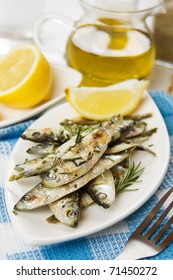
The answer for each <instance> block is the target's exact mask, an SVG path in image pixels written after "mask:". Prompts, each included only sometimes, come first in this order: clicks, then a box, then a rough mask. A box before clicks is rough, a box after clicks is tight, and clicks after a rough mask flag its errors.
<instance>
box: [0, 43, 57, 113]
mask: <svg viewBox="0 0 173 280" xmlns="http://www.w3.org/2000/svg"><path fill="white" fill-rule="evenodd" d="M51 85H52V71H51V67H50V65H49V63H48V62H47V60H46V59H45V57H44V56H43V54H42V53H41V52H40V50H39V49H38V48H37V47H36V46H35V45H33V44H24V45H21V46H19V47H17V48H15V49H13V50H12V51H11V52H9V53H8V54H6V55H5V56H4V57H2V58H1V59H0V102H2V103H4V104H6V105H9V106H12V107H15V108H29V107H32V106H34V105H36V104H38V103H40V102H41V101H43V100H47V99H49V98H50V95H51Z"/></svg>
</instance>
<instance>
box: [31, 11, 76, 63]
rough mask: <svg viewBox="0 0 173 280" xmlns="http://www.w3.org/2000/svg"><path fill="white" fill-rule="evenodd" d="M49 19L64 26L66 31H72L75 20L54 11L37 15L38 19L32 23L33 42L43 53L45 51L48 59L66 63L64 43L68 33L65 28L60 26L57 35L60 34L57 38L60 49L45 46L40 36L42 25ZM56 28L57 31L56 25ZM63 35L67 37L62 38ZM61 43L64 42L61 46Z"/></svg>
mask: <svg viewBox="0 0 173 280" xmlns="http://www.w3.org/2000/svg"><path fill="white" fill-rule="evenodd" d="M51 21H53V22H56V23H58V25H59V26H60V27H62V26H64V27H65V29H66V31H67V30H68V32H69V31H70V32H72V31H74V29H75V21H73V20H71V19H69V18H66V17H65V16H62V15H60V14H57V13H56V14H55V13H51V14H44V15H43V16H41V17H39V18H38V20H37V21H36V22H35V24H34V28H33V40H34V42H35V44H36V45H37V46H38V47H39V48H40V49H41V50H43V52H44V53H46V56H48V57H49V59H50V60H53V62H55V61H57V62H58V63H61V64H66V58H65V45H66V42H67V39H68V36H69V34H68V36H67V34H66V32H65V29H64V28H62V29H61V28H60V29H61V30H59V32H60V34H59V36H60V35H61V36H60V39H59V40H60V49H58V50H57V49H56V50H55V48H53V47H48V46H46V45H45V43H44V42H43V40H42V38H41V36H40V34H41V32H42V30H43V26H44V25H45V24H47V23H48V22H51ZM56 30H57V31H58V28H57V27H56ZM57 36H58V35H57ZM43 37H44V36H43ZM64 37H67V38H66V39H64ZM61 39H62V40H61ZM63 44H64V46H62V45H63Z"/></svg>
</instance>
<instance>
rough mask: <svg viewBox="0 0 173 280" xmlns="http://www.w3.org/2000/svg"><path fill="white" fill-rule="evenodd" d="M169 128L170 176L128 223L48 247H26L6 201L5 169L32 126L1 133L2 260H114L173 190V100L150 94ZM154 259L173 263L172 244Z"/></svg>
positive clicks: (25, 124)
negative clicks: (21, 139) (22, 135)
mask: <svg viewBox="0 0 173 280" xmlns="http://www.w3.org/2000/svg"><path fill="white" fill-rule="evenodd" d="M150 94H151V96H152V97H153V99H154V101H155V103H156V104H157V106H158V108H159V110H160V112H161V114H162V116H163V118H164V120H165V123H166V125H167V128H168V132H169V136H170V143H171V160H170V164H169V168H168V171H167V174H166V176H165V178H164V180H163V182H162V184H161V186H160V188H159V189H158V190H157V191H156V193H155V194H154V195H153V196H152V197H151V198H150V199H149V200H148V201H147V202H146V203H145V204H144V205H143V206H142V207H141V208H140V209H138V210H137V211H136V212H135V213H133V214H132V215H130V216H129V217H128V218H126V219H125V220H123V221H121V222H119V223H118V224H115V225H114V226H112V227H110V228H108V229H105V230H103V231H101V232H99V233H97V234H93V235H90V236H87V237H84V238H81V239H77V240H74V241H69V242H65V243H60V244H54V245H47V246H32V245H27V244H25V243H24V242H23V241H22V240H21V239H20V238H19V236H18V235H17V233H16V232H15V229H14V228H13V225H12V224H11V221H10V218H9V215H8V211H7V208H6V202H5V197H4V187H5V186H4V179H5V178H4V177H5V173H6V166H7V162H8V159H9V156H10V153H11V151H12V149H13V147H14V144H15V143H16V141H17V140H18V138H19V137H20V135H21V134H22V133H23V131H24V130H25V129H26V128H27V127H28V126H29V125H30V124H31V123H32V120H30V121H26V122H23V123H20V124H17V125H14V126H11V127H8V128H3V129H0V166H1V168H0V240H1V245H0V259H10V260H55V259H57V260H70V259H71V260H111V259H113V258H115V257H116V256H117V255H118V254H119V253H120V252H121V251H122V249H123V248H124V246H125V244H126V243H127V240H128V237H129V236H130V234H131V233H132V232H133V231H134V230H135V229H136V227H137V226H138V225H139V223H140V222H141V221H142V220H143V217H144V216H146V215H147V213H148V212H149V211H150V210H151V209H152V208H153V206H154V205H155V204H156V203H157V201H158V199H159V198H160V197H161V196H162V194H164V192H165V191H166V189H168V188H170V187H171V186H173V97H172V96H170V95H168V94H167V93H165V92H163V91H152V92H150ZM151 259H173V244H171V245H170V246H169V247H168V248H167V249H165V250H164V251H163V252H162V253H160V254H159V255H157V256H154V257H152V258H151Z"/></svg>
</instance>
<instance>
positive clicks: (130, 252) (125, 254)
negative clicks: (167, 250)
mask: <svg viewBox="0 0 173 280" xmlns="http://www.w3.org/2000/svg"><path fill="white" fill-rule="evenodd" d="M155 254H156V251H155V249H154V248H151V246H149V245H147V244H145V243H143V242H141V241H139V240H133V239H130V240H129V241H128V243H127V245H126V246H125V248H124V250H123V251H122V253H121V254H120V255H119V256H118V257H117V258H115V260H138V259H141V258H144V257H149V256H153V255H155Z"/></svg>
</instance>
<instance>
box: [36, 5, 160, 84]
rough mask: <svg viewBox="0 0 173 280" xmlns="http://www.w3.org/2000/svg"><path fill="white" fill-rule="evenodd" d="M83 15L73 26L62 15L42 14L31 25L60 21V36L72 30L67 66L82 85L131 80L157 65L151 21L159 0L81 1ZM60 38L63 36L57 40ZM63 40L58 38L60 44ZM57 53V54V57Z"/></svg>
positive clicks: (37, 41) (143, 75) (37, 31)
mask: <svg viewBox="0 0 173 280" xmlns="http://www.w3.org/2000/svg"><path fill="white" fill-rule="evenodd" d="M80 3H81V5H82V7H83V9H84V14H83V16H82V17H81V18H80V19H79V20H78V21H77V22H73V23H71V22H70V21H69V20H67V19H65V18H63V17H62V16H60V15H45V16H44V17H42V18H40V19H39V20H38V22H37V23H36V26H35V32H34V34H35V36H34V38H35V42H36V44H37V45H39V46H40V47H41V48H42V47H43V45H42V42H41V40H40V38H39V32H40V28H42V26H43V24H44V23H45V22H46V21H49V20H55V21H58V23H59V24H60V34H59V35H58V33H57V36H61V35H62V34H63V32H65V29H66V28H70V30H71V32H70V35H69V37H68V40H67V43H66V60H67V63H68V64H69V65H70V66H71V67H73V68H75V69H77V70H78V71H80V72H81V73H82V74H83V80H82V84H81V85H82V86H107V85H110V84H114V83H117V82H120V81H123V80H127V79H130V78H137V79H143V78H146V77H147V76H148V75H149V73H150V71H151V69H152V67H153V65H154V61H155V46H154V41H153V36H152V30H151V29H152V28H151V24H150V26H149V21H148V19H149V17H150V16H153V15H155V14H157V13H161V12H163V11H164V6H163V3H162V2H161V1H159V0H80ZM61 37H62V36H61ZM61 37H60V38H59V40H61ZM57 55H59V54H57Z"/></svg>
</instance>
